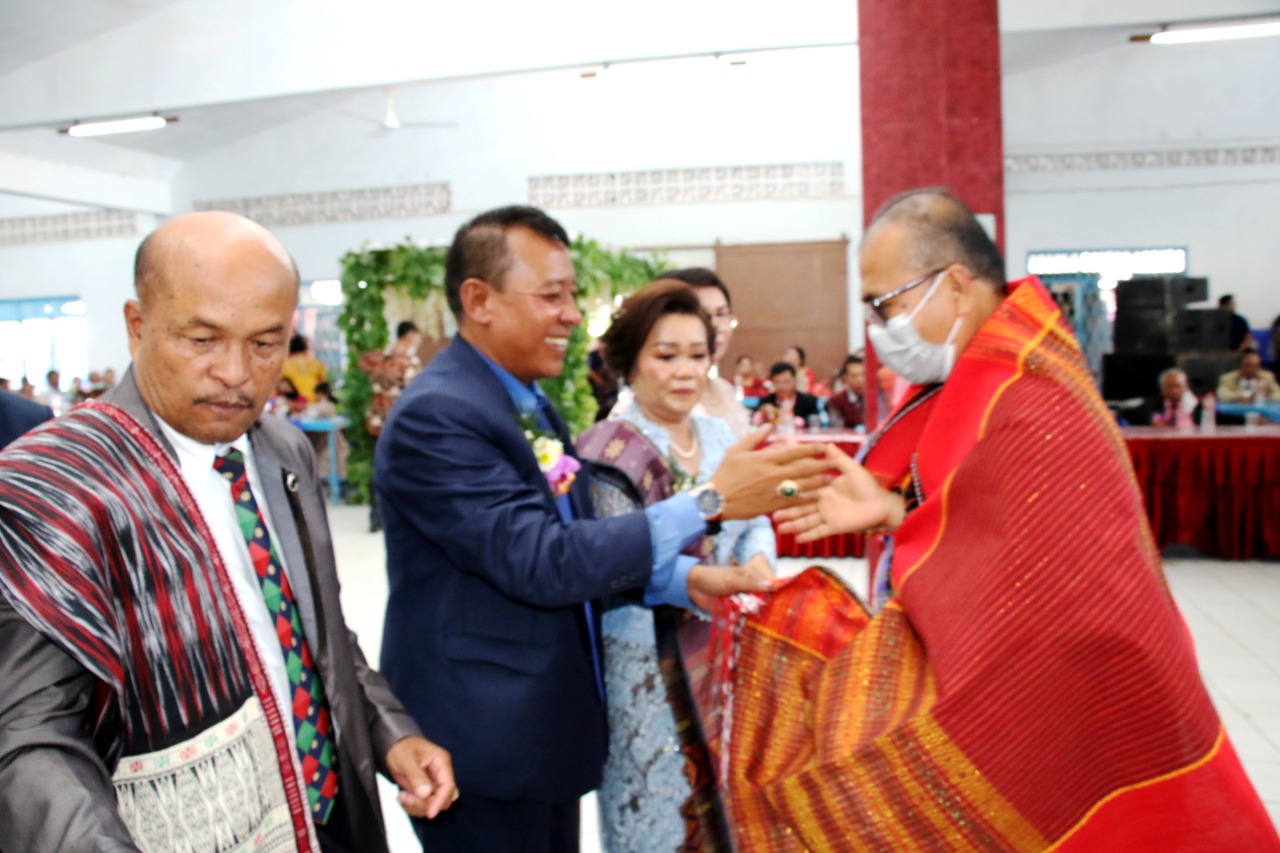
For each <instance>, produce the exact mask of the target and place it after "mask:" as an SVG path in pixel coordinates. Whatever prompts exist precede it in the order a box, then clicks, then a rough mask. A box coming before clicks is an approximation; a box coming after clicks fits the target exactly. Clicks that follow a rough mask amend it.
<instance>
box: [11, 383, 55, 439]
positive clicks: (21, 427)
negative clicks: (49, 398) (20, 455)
mask: <svg viewBox="0 0 1280 853" xmlns="http://www.w3.org/2000/svg"><path fill="white" fill-rule="evenodd" d="M52 417H53V409H51V408H49V407H48V406H46V405H43V404H42V403H37V402H36V401H34V400H28V399H26V398H25V397H21V396H19V395H17V394H15V393H13V392H12V391H0V448H2V447H4V446H5V445H7V444H9V443H10V442H11V441H13V440H14V439H15V438H17V437H18V436H20V435H22V434H23V433H25V432H26V431H27V430H30V429H33V428H34V427H36V426H39V425H40V424H42V423H44V422H45V421H47V420H49V419H51V418H52Z"/></svg>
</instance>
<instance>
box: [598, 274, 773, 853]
mask: <svg viewBox="0 0 1280 853" xmlns="http://www.w3.org/2000/svg"><path fill="white" fill-rule="evenodd" d="M714 341H715V332H714V328H713V326H712V323H711V318H710V317H709V316H708V315H707V314H706V313H705V312H704V311H703V310H702V308H701V307H700V304H699V301H698V297H697V295H696V293H695V292H694V291H693V289H692V288H690V287H689V286H688V285H686V284H684V283H682V282H678V281H670V280H662V279H659V280H658V281H656V282H653V283H652V284H649V285H648V286H646V287H644V288H643V289H641V290H639V291H637V292H636V293H634V294H632V295H631V296H630V297H629V298H628V299H627V301H626V302H625V303H624V304H623V305H622V307H621V308H620V309H619V310H618V311H617V313H615V314H614V317H613V323H612V325H611V326H610V328H609V330H608V331H607V332H606V333H605V334H604V336H603V338H602V339H601V343H602V345H603V348H604V353H605V356H604V357H605V360H606V363H607V364H608V365H609V367H610V368H611V369H612V370H613V371H615V372H616V374H617V375H619V376H623V377H625V378H626V381H627V384H628V385H629V386H630V387H631V389H632V391H633V392H634V394H635V405H633V406H632V407H630V408H629V409H628V410H627V411H626V413H625V414H624V415H623V416H622V418H621V419H620V420H615V421H602V422H600V423H598V424H596V425H595V426H594V427H592V428H591V429H590V430H588V431H587V432H586V433H584V434H583V435H582V437H581V438H579V440H578V449H579V453H580V454H581V456H582V457H583V458H584V459H586V460H589V461H590V463H591V465H592V468H593V472H592V473H593V477H592V481H593V485H592V490H593V498H594V500H595V505H596V513H597V515H600V516H606V515H616V514H620V513H624V512H630V511H632V510H634V509H637V508H639V507H642V506H647V505H649V504H651V503H654V502H656V501H659V500H662V499H664V498H665V497H667V496H669V495H670V494H672V493H673V492H675V491H679V490H681V489H688V488H691V487H693V486H695V485H698V484H701V483H703V482H706V481H707V480H708V479H709V478H710V476H711V474H712V473H713V472H714V471H715V469H716V466H717V465H719V464H720V461H721V459H722V458H723V457H724V453H725V450H726V449H727V448H728V447H729V446H730V445H731V444H732V443H733V442H734V436H733V434H732V433H731V432H730V430H729V427H728V426H727V425H726V424H725V422H724V421H722V420H720V419H719V418H713V417H707V416H703V415H693V414H692V413H691V412H692V409H693V407H694V406H695V405H696V404H697V403H698V400H699V399H700V398H701V395H702V392H703V390H704V386H705V384H706V382H707V381H708V379H707V370H708V368H709V367H710V365H711V355H712V353H711V349H712V347H713V346H714ZM693 550H694V551H696V553H694V554H691V555H690V557H691V559H697V561H699V562H702V563H704V564H710V565H728V564H730V563H734V562H736V563H739V564H742V565H745V566H752V567H754V569H755V570H756V571H757V572H758V573H760V574H761V575H767V574H772V572H773V569H774V564H775V562H776V546H775V542H774V536H773V529H772V526H771V525H770V524H769V520H768V518H766V517H764V516H760V517H758V518H755V519H752V520H750V521H730V522H724V524H723V526H722V528H721V530H720V532H719V533H718V534H717V535H715V536H714V537H711V536H709V537H707V539H706V540H704V542H702V543H700V545H699V546H696V547H695V548H694V549H693ZM693 618H697V617H695V616H693V615H691V614H690V613H688V612H686V611H682V610H679V609H678V608H670V607H657V608H651V607H648V606H645V604H644V602H643V601H642V600H641V599H640V598H639V597H618V598H616V599H613V600H610V601H608V602H606V607H605V611H604V614H603V625H604V632H603V633H604V649H605V688H606V693H607V699H608V708H609V759H608V763H607V764H606V765H605V770H604V782H603V784H602V785H601V789H600V792H599V803H600V827H601V833H602V835H603V838H602V841H603V845H604V849H605V850H606V851H608V853H621V852H622V851H692V850H700V851H711V850H728V849H729V846H728V834H727V832H726V831H725V826H724V817H723V814H722V813H721V810H720V804H719V800H718V798H717V797H716V793H715V780H714V776H713V773H712V768H711V766H710V762H709V760H708V756H707V752H706V748H705V745H704V744H703V743H702V740H701V736H700V730H699V726H698V725H697V722H696V720H695V718H694V716H693V714H692V708H691V706H690V704H689V696H688V683H687V680H686V678H685V675H684V671H683V668H682V665H681V663H680V661H679V655H678V654H677V653H676V648H675V643H676V638H675V632H676V629H677V628H678V627H679V625H680V624H681V623H682V622H683V621H684V620H688V619H693Z"/></svg>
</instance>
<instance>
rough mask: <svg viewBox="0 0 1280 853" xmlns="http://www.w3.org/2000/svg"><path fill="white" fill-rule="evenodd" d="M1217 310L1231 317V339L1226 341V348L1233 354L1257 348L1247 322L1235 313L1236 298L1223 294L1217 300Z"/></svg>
mask: <svg viewBox="0 0 1280 853" xmlns="http://www.w3.org/2000/svg"><path fill="white" fill-rule="evenodd" d="M1218 310H1219V311H1225V312H1226V313H1227V314H1229V315H1230V316H1231V337H1230V338H1229V339H1228V340H1227V347H1228V348H1229V349H1231V350H1232V351H1233V352H1244V351H1245V350H1247V349H1252V348H1253V347H1255V346H1257V344H1256V343H1255V342H1254V340H1253V335H1252V334H1250V332H1249V321H1248V320H1246V319H1245V318H1244V317H1242V316H1240V315H1239V314H1237V313H1236V298H1235V296H1233V295H1232V294H1230V293H1226V294H1223V296H1222V298H1221V299H1219V300H1218Z"/></svg>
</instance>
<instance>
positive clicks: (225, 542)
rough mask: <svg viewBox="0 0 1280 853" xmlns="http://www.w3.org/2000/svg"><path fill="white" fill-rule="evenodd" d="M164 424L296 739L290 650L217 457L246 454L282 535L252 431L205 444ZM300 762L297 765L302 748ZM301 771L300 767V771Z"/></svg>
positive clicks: (258, 492)
mask: <svg viewBox="0 0 1280 853" xmlns="http://www.w3.org/2000/svg"><path fill="white" fill-rule="evenodd" d="M156 420H157V421H158V422H159V423H160V428H161V429H162V430H163V431H164V435H165V438H167V439H169V443H170V444H171V445H173V449H174V450H175V451H177V454H178V469H179V470H180V471H181V472H182V479H183V481H185V483H186V485H187V489H188V490H190V492H191V495H192V497H194V498H195V501H196V505H197V506H198V507H200V514H201V515H203V516H204V520H205V523H206V524H208V525H209V531H210V532H211V533H212V534H213V539H214V542H215V543H216V544H217V546H218V553H219V554H221V555H222V562H223V565H225V566H226V567H227V574H228V575H229V576H230V578H231V586H232V587H233V588H234V589H235V593H236V600H237V601H239V603H240V610H241V611H243V612H244V616H245V621H247V622H248V623H249V633H250V634H252V636H253V645H254V647H255V648H256V650H257V652H258V659H259V660H261V661H262V664H263V666H264V667H266V670H267V678H268V679H269V680H270V682H271V690H272V692H273V693H274V694H275V698H276V704H277V705H279V707H280V715H281V717H282V718H283V719H284V724H285V729H286V731H287V732H288V735H289V742H290V743H292V742H293V738H294V732H293V711H292V708H293V698H292V697H293V691H292V690H291V689H290V687H289V673H288V670H286V669H285V663H284V652H283V651H282V650H281V649H280V640H279V638H278V637H277V635H276V627H275V615H274V614H272V613H270V612H268V610H267V604H266V602H265V601H264V600H263V598H262V585H261V584H260V583H259V582H258V573H257V571H256V570H255V569H254V568H253V561H252V560H251V559H250V557H249V546H248V545H247V544H246V543H245V541H244V534H242V533H241V532H240V524H239V522H238V521H236V508H235V505H234V504H233V503H232V501H231V488H230V484H229V483H228V482H227V478H226V477H224V476H222V474H220V473H218V472H217V471H215V470H214V467H213V460H214V459H215V458H217V457H218V456H220V455H222V454H223V453H226V452H227V450H228V449H230V448H232V447H234V448H236V449H237V450H239V451H240V452H241V453H243V454H244V459H245V470H246V471H248V473H249V488H251V489H252V490H253V496H254V498H255V499H256V500H257V502H258V509H260V510H261V511H262V516H263V518H265V519H266V522H267V532H268V533H269V534H270V536H271V541H272V543H276V542H278V541H279V539H278V538H277V536H276V531H275V527H273V526H272V524H271V512H270V510H269V509H268V508H267V504H266V500H265V499H264V498H263V495H264V494H265V493H264V492H263V490H262V480H261V479H260V478H259V477H258V469H257V467H256V466H255V465H254V463H253V451H252V450H251V449H250V448H249V439H248V437H247V436H243V435H242V436H240V437H239V438H237V439H236V440H235V441H233V442H231V443H229V444H203V443H202V442H199V441H196V440H195V439H194V438H188V437H187V436H185V435H182V434H181V433H179V432H178V431H177V430H175V429H173V427H171V426H169V425H168V424H167V423H165V422H164V421H162V420H160V419H159V418H158V417H157V418H156ZM275 552H276V556H277V557H279V558H280V563H281V568H282V569H283V570H284V573H285V576H286V577H288V578H289V583H290V584H292V583H293V582H294V581H293V578H294V573H293V572H291V571H289V567H288V566H287V565H285V563H284V554H283V553H282V552H281V550H280V548H279V546H276V548H275ZM290 751H291V752H292V753H295V754H294V764H295V766H296V765H297V761H298V760H297V755H296V752H297V750H290ZM299 772H300V771H299Z"/></svg>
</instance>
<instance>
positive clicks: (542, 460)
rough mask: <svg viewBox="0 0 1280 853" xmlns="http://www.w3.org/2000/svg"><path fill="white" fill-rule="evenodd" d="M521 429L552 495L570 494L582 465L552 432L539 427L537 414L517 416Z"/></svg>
mask: <svg viewBox="0 0 1280 853" xmlns="http://www.w3.org/2000/svg"><path fill="white" fill-rule="evenodd" d="M516 420H518V421H519V422H520V428H521V429H522V430H524V437H525V440H526V441H528V442H529V447H530V448H532V450H533V455H534V456H535V457H537V459H538V470H540V471H541V472H542V476H544V477H546V478H547V485H548V486H549V487H550V488H551V494H553V495H555V496H556V497H562V496H564V495H567V494H569V489H570V487H572V486H573V481H574V480H575V479H576V478H577V475H578V471H580V470H581V469H582V464H581V463H580V462H578V460H577V459H574V458H573V457H572V456H570V455H569V454H567V453H565V452H564V444H563V443H562V442H561V441H560V439H558V438H556V437H555V436H554V435H552V434H551V433H550V432H547V431H546V430H545V429H542V428H541V427H539V426H538V416H537V415H535V414H532V413H530V414H523V415H517V416H516Z"/></svg>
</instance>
